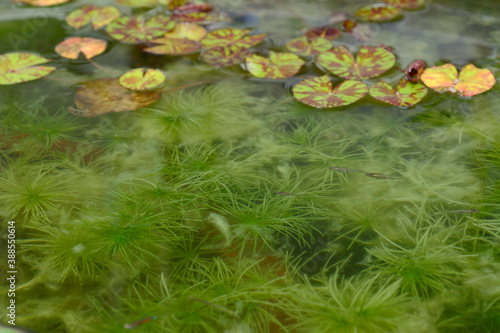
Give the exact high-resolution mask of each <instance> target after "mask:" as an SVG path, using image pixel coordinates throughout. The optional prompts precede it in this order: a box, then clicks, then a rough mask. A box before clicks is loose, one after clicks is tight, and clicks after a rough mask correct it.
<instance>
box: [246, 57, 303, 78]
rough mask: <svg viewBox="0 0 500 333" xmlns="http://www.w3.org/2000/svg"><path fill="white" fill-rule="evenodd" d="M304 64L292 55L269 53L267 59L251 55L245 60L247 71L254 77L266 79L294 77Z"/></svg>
mask: <svg viewBox="0 0 500 333" xmlns="http://www.w3.org/2000/svg"><path fill="white" fill-rule="evenodd" d="M303 64H304V60H302V59H300V58H299V57H298V56H296V55H295V54H293V53H276V52H273V51H271V52H270V55H269V59H267V58H264V57H261V56H258V55H256V54H252V55H251V56H249V57H247V58H246V66H247V69H248V71H249V72H250V73H251V74H252V75H253V76H255V77H259V78H268V79H286V78H289V77H292V76H294V75H295V74H297V72H298V71H299V70H300V67H302V65H303Z"/></svg>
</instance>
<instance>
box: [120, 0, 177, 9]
mask: <svg viewBox="0 0 500 333" xmlns="http://www.w3.org/2000/svg"><path fill="white" fill-rule="evenodd" d="M115 2H116V3H117V4H119V5H122V6H127V7H132V8H151V7H156V6H158V5H166V4H168V3H169V2H170V0H115Z"/></svg>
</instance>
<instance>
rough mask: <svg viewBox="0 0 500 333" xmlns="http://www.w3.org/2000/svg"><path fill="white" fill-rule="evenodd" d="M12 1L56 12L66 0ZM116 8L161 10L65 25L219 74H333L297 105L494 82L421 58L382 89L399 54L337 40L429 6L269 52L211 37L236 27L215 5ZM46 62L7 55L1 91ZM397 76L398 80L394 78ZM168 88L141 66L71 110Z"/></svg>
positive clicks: (126, 2)
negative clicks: (192, 58) (227, 70)
mask: <svg viewBox="0 0 500 333" xmlns="http://www.w3.org/2000/svg"><path fill="white" fill-rule="evenodd" d="M13 2H21V3H24V4H28V5H32V6H52V5H58V4H61V3H64V2H66V1H64V0H13ZM115 2H116V3H117V4H118V5H121V6H130V7H133V8H150V7H156V9H155V10H152V11H149V12H146V13H143V14H139V15H131V16H129V15H123V13H122V12H121V11H120V9H119V8H117V7H114V6H97V5H84V6H81V7H79V8H77V9H75V10H73V11H72V12H70V13H69V14H68V15H67V16H66V22H67V23H68V25H70V26H71V27H73V28H74V29H81V28H83V27H85V26H87V25H91V26H92V28H93V29H95V30H101V31H104V32H105V33H106V34H107V35H108V36H110V37H111V38H113V39H115V40H116V41H118V42H121V43H125V44H132V45H137V46H138V47H139V48H140V49H141V50H143V51H144V52H147V53H151V54H155V55H159V56H161V55H169V56H185V55H193V54H198V55H199V59H200V60H201V61H203V62H205V63H207V64H208V65H210V66H213V67H215V68H224V67H234V69H236V70H241V69H237V66H240V67H241V68H243V69H244V70H246V71H247V72H248V73H249V74H250V75H251V76H253V77H255V78H259V79H267V80H285V79H289V78H293V77H294V76H296V75H297V74H299V73H301V72H302V73H304V72H306V73H311V72H314V67H315V68H316V69H318V68H319V69H320V70H321V71H323V72H324V74H323V75H321V76H317V77H313V76H312V75H309V77H307V78H306V79H304V80H302V81H300V82H297V83H296V84H295V85H294V86H293V88H292V93H293V96H294V97H295V98H296V99H297V100H298V101H300V102H302V103H305V104H307V105H310V106H312V107H316V108H332V107H340V106H345V105H349V104H351V103H354V102H356V101H358V100H359V99H361V98H363V97H364V96H366V95H367V94H369V95H370V96H371V97H372V98H374V99H376V100H378V101H381V102H384V103H388V104H391V105H395V106H398V107H411V106H413V105H415V104H417V103H418V102H420V101H421V100H422V99H423V98H424V97H425V96H426V94H427V88H426V86H427V87H429V88H431V89H433V90H435V91H436V92H438V93H444V92H447V93H452V94H458V95H461V96H466V97H470V96H473V95H476V94H479V93H482V92H485V91H487V90H489V89H490V88H491V87H492V86H493V85H494V84H495V78H494V76H493V74H492V73H491V72H490V71H489V70H488V69H478V68H476V67H475V66H474V65H472V64H469V65H466V66H465V67H464V68H463V69H462V71H461V72H460V74H458V71H457V69H456V68H455V66H454V65H452V64H446V65H443V66H434V67H430V68H427V69H426V68H425V63H424V62H423V61H421V60H417V61H415V62H413V63H412V64H410V65H409V66H408V68H407V69H406V71H405V75H404V76H403V77H402V78H400V79H399V82H398V83H397V84H396V85H395V86H393V85H391V84H390V83H388V82H386V81H385V80H379V81H378V82H374V81H373V79H374V78H377V77H379V76H381V75H383V74H385V73H387V72H388V71H391V70H392V72H391V73H392V74H394V73H397V72H396V71H395V70H394V67H395V65H396V60H397V57H396V55H395V53H394V52H393V50H392V49H391V48H390V47H388V46H385V45H378V46H370V45H362V46H360V47H359V48H357V49H356V50H355V49H352V48H350V47H349V46H348V45H345V44H341V43H338V42H337V39H338V38H339V37H340V36H341V35H342V30H343V31H344V32H346V33H350V34H352V36H353V37H354V38H357V39H359V40H362V39H363V38H361V35H362V34H361V33H360V32H359V31H357V30H356V29H357V28H359V27H362V26H363V23H361V24H358V23H357V22H356V20H360V21H369V22H373V21H375V22H377V21H392V20H394V19H397V18H398V17H400V16H401V14H402V13H403V11H404V10H415V9H420V8H422V7H423V6H425V0H383V3H379V4H372V5H368V6H363V7H361V8H359V9H358V10H357V11H356V12H355V13H354V14H353V15H351V16H349V15H348V14H343V15H341V16H340V17H339V18H337V19H335V20H330V22H333V23H331V24H330V25H325V26H319V27H311V28H309V29H307V30H305V32H304V33H303V35H301V36H298V37H296V38H292V39H290V40H289V41H288V42H286V43H285V45H284V46H283V47H282V48H281V47H280V48H279V49H267V48H266V47H265V46H266V45H265V46H264V47H262V46H260V47H259V49H256V48H255V47H256V46H257V45H259V44H261V43H263V42H264V41H266V39H268V38H269V37H268V35H267V34H265V33H255V32H253V31H252V30H251V29H241V28H236V27H230V26H227V25H229V24H228V23H227V24H226V27H224V26H223V27H220V28H218V29H214V30H211V31H210V29H209V26H208V24H210V23H213V22H216V21H228V17H229V15H227V14H225V13H224V12H223V11H220V10H218V8H217V7H215V6H212V5H210V4H208V3H202V2H190V1H187V0H115ZM336 24H339V26H335V25H336ZM365 25H366V24H365ZM207 28H208V29H207ZM106 47H107V42H106V41H105V40H104V39H99V38H93V37H68V38H66V39H65V40H63V41H61V42H60V43H59V44H58V45H57V46H55V51H56V52H57V53H58V54H59V55H60V56H62V57H65V58H68V59H72V60H75V59H78V58H79V57H80V54H82V55H83V57H84V58H85V59H87V60H88V61H89V62H92V60H90V59H91V58H93V57H96V56H98V55H99V54H102V53H103V52H104V51H105V50H106ZM47 62H50V60H49V59H46V58H43V57H41V56H39V55H36V54H32V53H28V52H14V53H8V54H4V55H0V84H15V83H21V82H26V81H30V80H35V79H38V78H41V77H43V76H46V75H48V74H50V73H51V72H53V71H54V70H56V67H51V66H40V65H41V64H44V63H47ZM92 63H93V62H92ZM93 64H95V63H93ZM95 65H96V66H97V64H95ZM392 74H391V76H390V79H391V80H393V77H394V75H392ZM342 80H344V81H342ZM164 81H165V74H164V73H163V72H162V71H161V70H159V69H153V68H136V69H132V70H130V71H128V72H126V73H124V74H123V75H121V76H120V77H119V78H116V79H109V81H98V80H94V81H91V82H89V83H88V84H83V85H81V86H80V88H79V89H78V91H77V96H76V99H75V104H76V106H77V108H76V109H72V111H73V112H74V113H75V114H80V115H84V116H96V115H100V114H104V113H107V112H119V111H125V110H136V109H137V108H140V107H142V106H144V105H147V104H149V103H152V102H153V101H155V100H156V99H158V98H159V96H160V95H161V89H160V88H159V87H161V85H162V83H163V82H164ZM295 81H299V80H295ZM420 81H421V82H420ZM103 82H104V84H103ZM334 82H337V83H336V84H334ZM395 83H396V81H393V84H395ZM424 84H425V85H424ZM118 86H120V88H118ZM154 89H157V90H154ZM100 90H101V91H100ZM99 99H100V100H101V102H99ZM89 103H90V104H89Z"/></svg>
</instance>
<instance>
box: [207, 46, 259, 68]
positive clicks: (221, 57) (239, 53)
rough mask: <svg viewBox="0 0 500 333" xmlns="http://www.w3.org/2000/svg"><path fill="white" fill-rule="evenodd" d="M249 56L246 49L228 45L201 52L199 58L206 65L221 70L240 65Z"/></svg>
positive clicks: (248, 51)
mask: <svg viewBox="0 0 500 333" xmlns="http://www.w3.org/2000/svg"><path fill="white" fill-rule="evenodd" d="M251 54H252V52H250V50H249V49H247V48H246V47H243V46H237V45H228V46H216V47H212V48H210V49H209V50H206V51H205V52H203V54H202V56H201V57H202V59H203V61H204V62H206V63H207V64H209V65H211V66H214V67H217V68H221V67H229V66H233V65H237V64H240V63H242V62H243V61H244V60H245V58H246V57H249V56H250V55H251Z"/></svg>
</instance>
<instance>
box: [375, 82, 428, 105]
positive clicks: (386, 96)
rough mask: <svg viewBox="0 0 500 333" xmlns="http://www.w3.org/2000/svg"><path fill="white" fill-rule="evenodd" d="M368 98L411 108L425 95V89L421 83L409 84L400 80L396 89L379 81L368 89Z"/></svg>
mask: <svg viewBox="0 0 500 333" xmlns="http://www.w3.org/2000/svg"><path fill="white" fill-rule="evenodd" d="M369 92H370V96H372V97H373V98H376V99H378V100H379V101H382V102H385V103H389V104H392V105H395V106H404V107H408V106H413V105H415V104H417V103H418V102H420V101H421V100H422V98H424V97H425V95H427V88H426V87H425V86H424V85H423V84H421V83H411V82H410V81H408V80H407V79H406V78H402V79H401V80H400V81H399V83H398V85H397V87H396V89H394V88H393V87H391V85H390V84H388V83H387V82H385V81H380V82H377V83H376V84H374V85H373V86H371V87H370V91H369Z"/></svg>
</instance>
